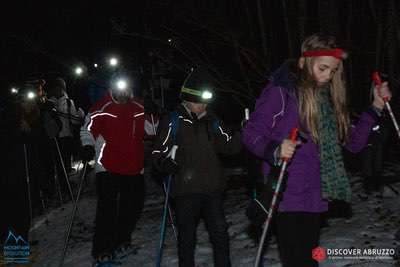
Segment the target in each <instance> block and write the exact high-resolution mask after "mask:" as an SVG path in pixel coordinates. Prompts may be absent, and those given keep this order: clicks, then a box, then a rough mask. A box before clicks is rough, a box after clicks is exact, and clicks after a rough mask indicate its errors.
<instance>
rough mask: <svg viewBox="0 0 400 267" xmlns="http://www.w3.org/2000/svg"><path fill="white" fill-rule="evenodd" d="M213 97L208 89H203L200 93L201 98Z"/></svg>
mask: <svg viewBox="0 0 400 267" xmlns="http://www.w3.org/2000/svg"><path fill="white" fill-rule="evenodd" d="M212 97H213V94H212V93H211V92H210V91H204V92H203V93H202V94H201V98H203V99H211V98H212Z"/></svg>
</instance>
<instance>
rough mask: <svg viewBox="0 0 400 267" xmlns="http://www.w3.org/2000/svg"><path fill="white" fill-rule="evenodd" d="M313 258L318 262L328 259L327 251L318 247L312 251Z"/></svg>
mask: <svg viewBox="0 0 400 267" xmlns="http://www.w3.org/2000/svg"><path fill="white" fill-rule="evenodd" d="M312 258H313V259H314V260H316V261H318V262H320V261H323V260H325V259H326V250H325V249H324V248H323V247H316V248H314V249H313V250H312Z"/></svg>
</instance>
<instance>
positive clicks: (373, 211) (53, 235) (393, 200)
mask: <svg viewBox="0 0 400 267" xmlns="http://www.w3.org/2000/svg"><path fill="white" fill-rule="evenodd" d="M385 175H391V176H393V177H394V179H399V181H400V168H399V164H398V163H396V164H391V165H388V166H387V168H386V170H385ZM396 176H397V177H396ZM357 180H359V177H352V181H353V182H355V183H354V187H353V192H354V194H353V213H354V215H353V216H352V217H351V218H350V219H343V218H340V219H330V220H329V221H328V224H329V227H326V228H323V229H322V236H321V246H322V247H325V248H360V249H364V248H372V247H375V248H395V247H397V246H398V245H399V244H400V242H397V241H395V240H394V234H395V232H396V231H397V230H398V229H399V228H400V205H399V203H400V197H399V196H396V195H394V194H393V192H392V191H391V190H389V189H388V188H386V189H385V192H384V197H383V198H377V197H369V198H368V199H367V200H362V199H361V198H360V197H359V194H360V193H361V192H362V190H361V184H360V183H356V181H357ZM92 181H93V175H91V176H90V177H89V185H88V186H87V188H86V189H87V190H86V193H85V194H83V196H82V199H81V200H80V202H79V211H78V218H77V220H76V223H75V225H74V228H73V233H72V239H71V241H70V244H69V248H68V251H67V255H66V258H65V261H64V266H66V267H80V266H85V267H87V266H91V260H92V259H91V256H90V250H91V237H92V234H93V227H94V226H93V220H94V215H95V203H96V200H95V196H94V194H93V191H92V190H91V189H92V187H91V186H90V184H91V182H92ZM393 186H394V188H395V189H397V190H398V191H400V183H394V184H393ZM248 201H249V199H248V197H247V195H246V194H245V190H244V189H242V188H236V189H231V190H229V191H228V192H227V196H226V202H225V207H226V216H227V220H228V223H229V225H230V227H229V234H230V238H231V258H232V263H233V266H253V264H254V263H253V262H254V257H255V255H256V250H257V247H256V246H255V244H254V242H253V241H252V240H251V239H250V238H248V236H247V234H246V231H245V229H246V227H247V224H248V220H247V218H246V216H245V214H244V212H245V209H246V206H247V204H248ZM162 204H163V196H162V192H161V190H160V189H159V188H157V187H155V186H154V185H150V186H149V189H148V195H147V198H146V203H145V208H144V212H143V215H142V217H141V219H140V221H139V223H138V225H137V229H136V231H135V232H134V233H133V235H132V242H133V244H134V245H135V246H137V247H138V248H139V250H138V253H137V254H136V255H130V256H129V257H127V258H126V259H125V260H124V262H123V264H122V266H143V267H145V266H154V265H155V258H156V257H155V255H156V247H157V246H158V240H159V224H160V223H159V222H160V218H161V212H162ZM71 211H72V205H71V203H69V204H66V205H64V206H62V207H59V208H56V209H54V210H52V211H51V212H50V213H49V214H48V215H47V218H48V221H49V223H48V224H46V223H45V219H46V217H44V216H41V217H39V218H37V219H36V221H35V224H34V227H33V229H32V233H31V236H32V239H36V240H38V241H39V244H38V245H37V246H35V247H33V250H35V251H38V252H39V253H40V254H39V256H38V258H37V259H36V261H35V263H34V264H32V266H40V267H47V266H51V267H53V266H58V262H59V259H60V256H61V254H62V250H63V243H64V238H65V237H64V235H65V231H66V228H67V225H68V222H69V216H70V213H71ZM110 231H112V229H110ZM264 259H265V260H264V263H265V266H274V267H278V266H281V264H280V262H279V255H278V251H277V246H276V244H275V243H274V242H272V244H271V246H270V249H269V251H268V253H267V254H266V255H265V257H264ZM196 264H197V266H199V267H200V266H201V267H205V266H213V264H212V250H211V246H210V243H209V241H208V235H207V232H206V231H205V228H204V225H203V224H201V225H200V226H199V229H198V243H197V250H196ZM394 264H395V263H394V261H393V260H387V259H386V260H370V261H368V260H365V261H362V260H359V259H358V260H338V259H336V260H329V259H328V260H325V261H323V262H322V263H321V264H320V266H322V267H335V266H377V267H378V266H395V265H394ZM163 266H178V260H177V251H176V241H175V238H174V235H173V232H172V229H171V228H170V227H169V228H168V230H167V235H166V242H165V250H164V257H163Z"/></svg>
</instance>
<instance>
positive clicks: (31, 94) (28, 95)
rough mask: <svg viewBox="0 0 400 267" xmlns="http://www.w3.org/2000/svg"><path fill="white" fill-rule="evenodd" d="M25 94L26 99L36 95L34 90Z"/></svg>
mask: <svg viewBox="0 0 400 267" xmlns="http://www.w3.org/2000/svg"><path fill="white" fill-rule="evenodd" d="M26 96H27V97H28V99H30V100H32V99H34V98H35V97H36V94H35V93H34V92H28V93H27V94H26Z"/></svg>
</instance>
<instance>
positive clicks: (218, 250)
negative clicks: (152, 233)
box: [175, 193, 231, 267]
mask: <svg viewBox="0 0 400 267" xmlns="http://www.w3.org/2000/svg"><path fill="white" fill-rule="evenodd" d="M175 205H176V206H175V211H176V222H177V226H178V254H179V266H180V267H194V266H195V263H194V252H195V247H196V230H197V225H198V223H199V221H200V218H203V219H204V221H205V224H206V227H207V230H208V234H209V236H210V241H211V244H212V246H213V252H214V266H216V267H229V266H231V262H230V256H229V235H228V225H227V223H226V220H225V214H224V209H223V194H222V193H209V194H190V195H184V196H178V197H176V198H175Z"/></svg>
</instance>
